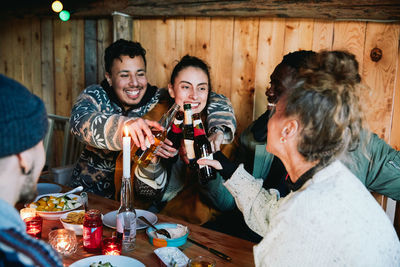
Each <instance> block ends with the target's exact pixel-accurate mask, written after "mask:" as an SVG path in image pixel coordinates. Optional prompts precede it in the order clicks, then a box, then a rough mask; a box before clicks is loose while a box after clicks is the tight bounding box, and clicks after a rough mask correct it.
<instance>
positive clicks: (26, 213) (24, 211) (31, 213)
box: [19, 208, 36, 221]
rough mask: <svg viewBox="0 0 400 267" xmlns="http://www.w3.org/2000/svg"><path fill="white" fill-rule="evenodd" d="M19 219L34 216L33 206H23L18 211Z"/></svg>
mask: <svg viewBox="0 0 400 267" xmlns="http://www.w3.org/2000/svg"><path fill="white" fill-rule="evenodd" d="M19 215H20V216H21V219H22V220H23V221H24V220H25V219H26V218H32V217H36V209H33V208H23V209H21V210H20V211H19Z"/></svg>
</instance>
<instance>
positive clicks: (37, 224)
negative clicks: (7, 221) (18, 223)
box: [24, 216, 43, 238]
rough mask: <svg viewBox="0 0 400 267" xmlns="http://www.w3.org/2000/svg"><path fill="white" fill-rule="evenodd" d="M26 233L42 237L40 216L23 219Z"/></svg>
mask: <svg viewBox="0 0 400 267" xmlns="http://www.w3.org/2000/svg"><path fill="white" fill-rule="evenodd" d="M24 222H25V225H26V233H27V234H28V235H30V236H32V237H34V238H41V237H42V224H43V219H42V217H40V216H35V217H28V218H25V219H24Z"/></svg>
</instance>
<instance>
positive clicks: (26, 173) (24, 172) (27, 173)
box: [21, 167, 32, 175]
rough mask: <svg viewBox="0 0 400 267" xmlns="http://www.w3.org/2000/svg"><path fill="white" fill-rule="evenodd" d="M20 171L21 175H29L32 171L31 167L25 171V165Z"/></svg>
mask: <svg viewBox="0 0 400 267" xmlns="http://www.w3.org/2000/svg"><path fill="white" fill-rule="evenodd" d="M21 172H22V174H23V175H30V174H31V173H32V168H31V169H30V170H29V171H28V172H27V171H26V169H25V167H21Z"/></svg>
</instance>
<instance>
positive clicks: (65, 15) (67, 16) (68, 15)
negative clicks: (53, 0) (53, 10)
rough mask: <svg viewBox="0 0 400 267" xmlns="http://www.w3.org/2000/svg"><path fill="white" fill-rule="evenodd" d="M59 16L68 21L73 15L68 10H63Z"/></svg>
mask: <svg viewBox="0 0 400 267" xmlns="http://www.w3.org/2000/svg"><path fill="white" fill-rule="evenodd" d="M58 16H59V17H60V19H61V20H62V21H67V20H69V18H70V16H71V15H70V14H69V12H68V11H67V10H63V11H61V12H60V14H58Z"/></svg>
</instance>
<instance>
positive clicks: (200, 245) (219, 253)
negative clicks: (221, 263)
mask: <svg viewBox="0 0 400 267" xmlns="http://www.w3.org/2000/svg"><path fill="white" fill-rule="evenodd" d="M187 239H188V240H189V241H190V242H192V243H193V244H195V245H198V246H199V247H201V248H204V249H207V250H208V251H210V252H211V253H213V254H215V255H217V256H218V257H220V258H222V259H224V260H226V261H232V258H231V257H229V256H227V255H225V254H224V253H222V252H219V251H218V250H215V249H213V248H209V247H207V246H205V245H203V244H200V243H199V242H197V241H194V240H193V239H191V238H189V237H188V238H187Z"/></svg>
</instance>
